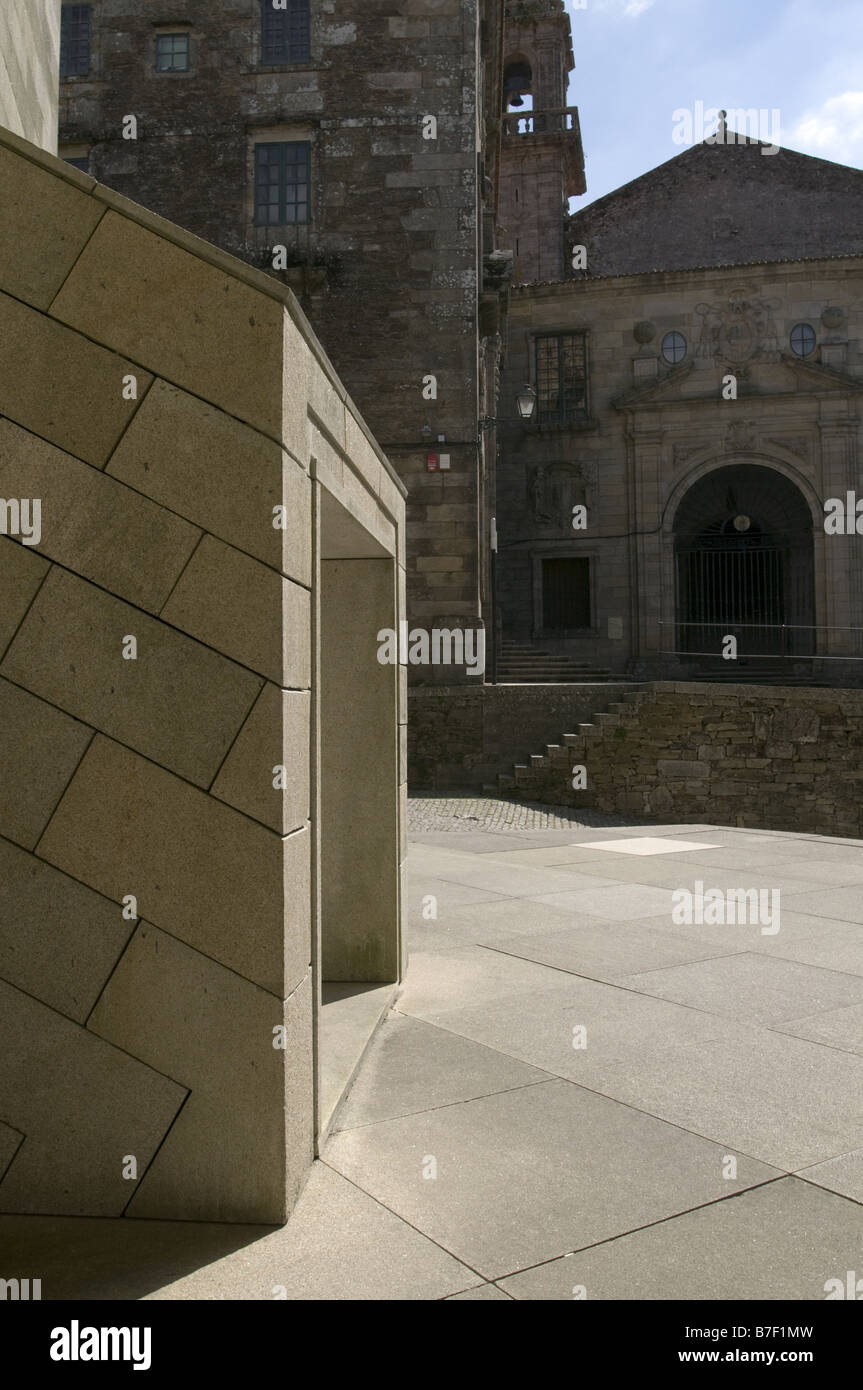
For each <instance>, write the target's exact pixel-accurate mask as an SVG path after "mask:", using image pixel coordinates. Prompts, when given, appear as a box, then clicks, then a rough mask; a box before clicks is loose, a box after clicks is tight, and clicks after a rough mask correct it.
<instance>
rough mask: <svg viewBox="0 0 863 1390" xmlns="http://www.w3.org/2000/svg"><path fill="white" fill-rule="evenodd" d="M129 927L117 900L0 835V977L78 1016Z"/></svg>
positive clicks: (107, 972)
mask: <svg viewBox="0 0 863 1390" xmlns="http://www.w3.org/2000/svg"><path fill="white" fill-rule="evenodd" d="M133 929H134V923H133V922H131V921H127V920H126V919H125V918H124V917H123V915H122V912H121V910H120V908H119V906H118V904H117V903H112V902H109V901H108V899H107V898H103V897H100V895H99V894H98V893H94V892H93V891H92V889H90V888H85V887H84V884H83V883H77V882H76V881H75V879H74V878H69V876H68V875H67V874H62V873H59V872H58V870H57V869H54V868H52V867H51V865H50V864H45V863H43V861H42V860H41V859H36V858H35V856H34V855H32V854H28V853H27V851H26V850H23V849H19V848H18V847H17V845H13V844H11V843H10V842H9V841H8V840H0V979H4V980H6V981H8V983H9V984H12V985H16V986H17V987H18V989H22V990H24V991H25V993H26V994H32V995H33V997H34V998H35V999H39V1000H41V1002H42V1003H43V1004H47V1005H49V1007H50V1008H52V1009H56V1010H57V1011H58V1013H61V1014H65V1015H66V1017H67V1018H72V1019H74V1020H75V1021H76V1022H77V1023H83V1022H84V1021H85V1020H86V1018H87V1015H88V1014H89V1012H90V1010H91V1009H92V1007H93V1005H94V1003H95V1002H96V999H97V998H98V996H99V991H100V990H101V989H102V986H103V985H104V983H105V981H106V980H107V978H108V976H109V975H110V973H111V971H112V970H113V968H114V966H115V965H116V963H117V960H118V959H119V957H120V954H121V952H122V951H123V948H124V947H125V945H126V942H127V941H128V940H129V937H130V936H131V934H132V931H133Z"/></svg>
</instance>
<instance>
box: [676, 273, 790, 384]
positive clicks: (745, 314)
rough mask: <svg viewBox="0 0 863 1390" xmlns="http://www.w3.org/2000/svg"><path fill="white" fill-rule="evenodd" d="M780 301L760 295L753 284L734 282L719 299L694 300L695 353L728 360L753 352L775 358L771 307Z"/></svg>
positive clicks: (775, 336)
mask: <svg viewBox="0 0 863 1390" xmlns="http://www.w3.org/2000/svg"><path fill="white" fill-rule="evenodd" d="M780 303H781V301H780V300H779V299H775V298H767V297H766V296H765V295H762V294H761V293H760V292H759V290H758V289H757V288H756V287H755V286H754V285H737V286H735V288H734V289H733V290H732V291H731V294H730V295H729V298H728V299H726V300H725V301H723V302H716V303H713V304H697V305H696V306H695V312H696V313H697V314H698V315H699V316H700V318H701V334H700V337H699V341H698V347H697V348H696V355H697V356H698V357H703V358H708V359H712V360H715V359H718V360H720V361H723V362H729V363H732V364H734V363H738V362H748V361H750V360H751V359H752V358H753V357H756V356H764V357H767V358H768V359H771V358H772V359H774V360H776V359H778V356H779V338H778V334H777V331H776V324H775V322H774V320H773V311H774V310H775V309H778V308H779V305H780Z"/></svg>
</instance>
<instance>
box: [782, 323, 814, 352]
mask: <svg viewBox="0 0 863 1390" xmlns="http://www.w3.org/2000/svg"><path fill="white" fill-rule="evenodd" d="M805 328H808V329H809V332H810V333H811V334H812V346H811V347H810V348H809V350H808V352H798V350H797V348H796V347H795V346H794V334H795V333H796V332H797V330H798V329H805ZM788 346H789V347H790V348H791V351H792V352H793V354H794V356H795V357H796V358H797V359H798V360H799V361H800V362H805V361H806V360H807V359H808V358H810V357H812V356H813V354H814V353H815V351H816V349H817V347H818V330H817V329H816V328H814V327H813V325H812V324H811V323H808V322H807V320H806V319H801V320H800V321H799V323H795V324H794V325H793V327H792V329H791V332H790V333H789V334H788Z"/></svg>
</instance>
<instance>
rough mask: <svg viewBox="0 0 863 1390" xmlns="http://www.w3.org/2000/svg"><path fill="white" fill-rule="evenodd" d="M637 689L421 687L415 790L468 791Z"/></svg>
mask: <svg viewBox="0 0 863 1390" xmlns="http://www.w3.org/2000/svg"><path fill="white" fill-rule="evenodd" d="M632 688H633V687H632V686H631V685H629V684H625V683H622V684H620V685H616V684H614V683H613V682H606V683H603V684H599V685H477V686H465V687H463V688H459V689H458V690H457V691H456V690H436V689H434V688H427V687H414V688H412V689H411V692H410V697H409V707H410V721H409V724H408V775H409V780H410V785H411V787H412V788H413V790H415V791H429V790H442V789H453V790H468V789H476V790H481V788H482V787H483V786H484V785H485V784H487V783H490V782H494V781H496V779H497V776H498V774H499V773H501V772H509V771H511V767H512V763H513V762H523V761H526V760H527V759H528V758H529V757H530V755H531V754H532V753H537V752H540V751H541V750H542V748H543V747H544V746H545V744H546V743H551V742H552V741H554V740H556V739H557V736H558V735H559V734H561V733H563V732H570V731H572V730H574V729H577V728H578V725H579V724H580V723H582V722H584V721H586V720H589V719H590V717H591V715H592V714H595V713H596V712H597V711H598V710H602V709H606V708H607V706H608V704H609V703H610V702H611V701H612V700H615V699H620V698H621V695H622V694H623V693H624V692H626V691H629V690H631V689H632Z"/></svg>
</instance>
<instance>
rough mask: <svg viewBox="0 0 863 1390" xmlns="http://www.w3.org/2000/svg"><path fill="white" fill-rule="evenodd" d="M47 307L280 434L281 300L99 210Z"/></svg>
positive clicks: (82, 329)
mask: <svg viewBox="0 0 863 1390" xmlns="http://www.w3.org/2000/svg"><path fill="white" fill-rule="evenodd" d="M51 312H52V314H53V315H54V317H55V318H57V319H60V320H61V321H62V322H63V323H67V324H69V325H71V326H72V327H73V328H77V329H78V330H79V331H80V332H82V333H86V334H87V335H88V336H89V337H91V338H95V339H96V340H97V341H98V342H102V343H106V344H108V345H109V346H110V347H112V348H113V349H114V350H115V351H116V352H119V353H123V354H126V355H129V356H132V357H134V358H135V360H136V361H138V362H142V363H146V365H147V366H148V367H150V368H151V369H152V370H154V371H155V372H158V374H159V375H160V376H163V377H166V378H167V379H168V380H170V381H173V382H174V384H175V385H177V386H180V387H182V388H183V389H185V390H187V391H192V392H193V393H194V394H195V395H196V396H202V397H203V398H204V400H206V401H210V402H212V404H213V405H218V406H220V407H221V409H223V410H226V411H228V412H229V413H230V414H231V415H235V416H236V417H237V418H238V419H239V420H244V421H246V423H247V424H250V425H254V426H255V427H256V428H258V429H261V430H263V431H264V432H265V433H267V434H270V435H272V437H273V438H276V439H278V438H279V437H280V432H281V426H282V419H281V408H282V347H281V343H282V320H283V317H284V313H285V311H284V308H283V306H282V305H281V304H280V303H279V302H278V301H277V300H275V299H270V298H269V297H268V296H267V295H264V294H261V293H260V292H259V291H257V290H254V289H252V288H251V286H249V285H247V284H245V283H244V282H243V280H241V279H239V278H235V277H233V276H231V275H229V274H227V273H226V272H225V271H224V270H221V269H219V268H218V267H216V266H214V265H209V264H208V263H207V262H206V261H204V260H202V259H200V257H198V256H195V255H193V254H192V253H191V252H189V251H186V250H184V249H183V248H182V247H179V246H175V245H174V244H173V243H172V242H169V241H166V240H165V239H164V238H163V237H160V236H158V235H157V234H156V233H155V232H152V231H149V230H148V229H147V228H146V227H142V226H140V225H138V224H137V223H136V222H133V221H132V220H131V219H130V218H127V217H122V216H120V215H119V214H118V213H116V212H113V211H110V212H108V213H106V215H105V216H104V217H103V219H102V221H101V222H100V223H99V226H98V227H97V229H96V231H95V232H94V233H93V236H92V237H91V238H90V240H89V242H88V243H87V246H86V247H85V249H84V251H83V252H82V254H81V256H80V257H79V259H78V260H77V261H76V263H75V266H74V268H73V269H72V271H71V273H70V275H69V276H68V278H67V280H66V282H65V284H64V285H63V288H62V289H61V291H60V293H59V294H58V295H57V298H56V299H55V300H54V303H53V304H52V306H51Z"/></svg>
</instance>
